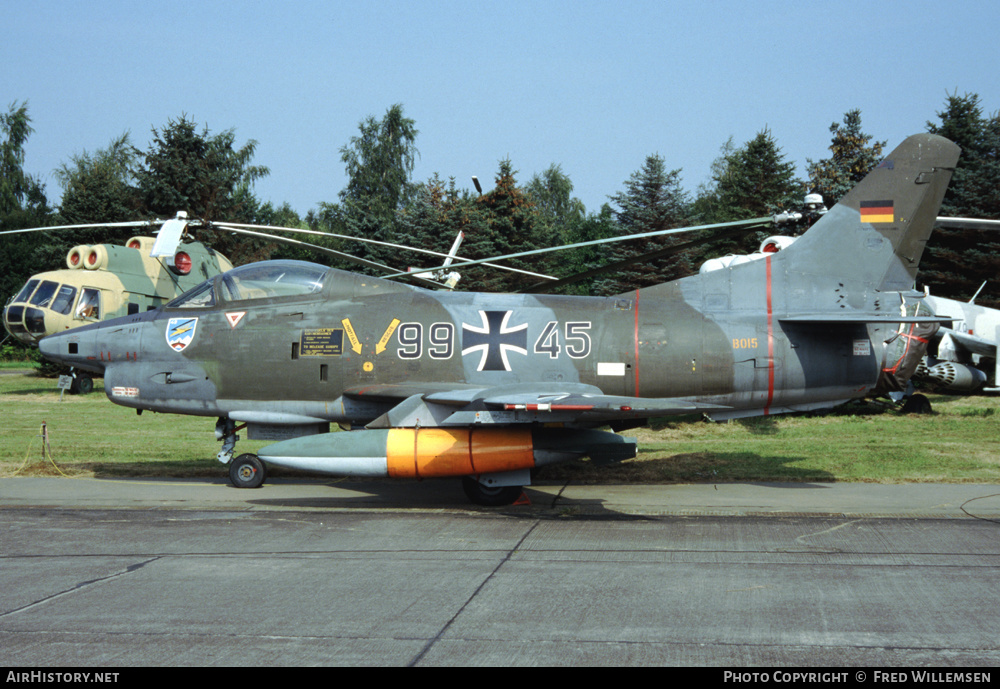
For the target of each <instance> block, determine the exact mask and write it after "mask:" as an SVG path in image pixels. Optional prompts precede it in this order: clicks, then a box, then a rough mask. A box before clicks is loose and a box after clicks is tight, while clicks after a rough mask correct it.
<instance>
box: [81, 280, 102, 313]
mask: <svg viewBox="0 0 1000 689" xmlns="http://www.w3.org/2000/svg"><path fill="white" fill-rule="evenodd" d="M76 317H77V318H100V317H101V292H100V290H96V289H94V288H93V287H84V288H83V291H82V292H81V294H80V301H79V302H77V304H76Z"/></svg>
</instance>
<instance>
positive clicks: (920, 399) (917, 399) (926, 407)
mask: <svg viewBox="0 0 1000 689" xmlns="http://www.w3.org/2000/svg"><path fill="white" fill-rule="evenodd" d="M902 411H903V413H904V414H930V413H931V401H930V400H929V399H927V397H926V396H925V395H921V394H919V393H918V394H916V395H910V398H909V399H908V400H906V404H904V405H903V409H902Z"/></svg>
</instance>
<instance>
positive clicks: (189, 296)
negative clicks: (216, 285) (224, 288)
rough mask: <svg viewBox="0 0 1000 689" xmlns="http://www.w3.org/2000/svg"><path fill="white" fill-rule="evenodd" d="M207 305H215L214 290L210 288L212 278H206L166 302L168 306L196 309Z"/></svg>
mask: <svg viewBox="0 0 1000 689" xmlns="http://www.w3.org/2000/svg"><path fill="white" fill-rule="evenodd" d="M208 306H215V290H214V289H212V280H206V281H205V282H203V283H201V284H200V285H198V286H197V287H195V288H194V289H193V290H191V291H189V292H185V293H184V294H182V295H181V296H179V297H177V298H176V299H174V300H173V301H172V302H170V303H168V304H167V307H168V308H175V309H177V308H182V309H197V308H206V307H208Z"/></svg>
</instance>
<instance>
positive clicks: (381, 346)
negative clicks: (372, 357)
mask: <svg viewBox="0 0 1000 689" xmlns="http://www.w3.org/2000/svg"><path fill="white" fill-rule="evenodd" d="M397 327H399V319H398V318H393V319H392V323H390V324H389V327H388V328H386V329H385V332H384V333H383V334H382V339H381V340H379V341H378V344H377V345H375V353H376V354H381V353H382V352H384V351H385V349H386V345H388V344H389V338H391V337H392V334H393V333H394V332H396V328H397Z"/></svg>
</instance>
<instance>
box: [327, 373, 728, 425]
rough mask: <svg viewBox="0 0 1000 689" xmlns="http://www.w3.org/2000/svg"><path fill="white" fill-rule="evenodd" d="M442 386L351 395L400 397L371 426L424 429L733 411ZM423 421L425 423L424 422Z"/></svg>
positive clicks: (588, 391) (554, 389)
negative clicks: (421, 426)
mask: <svg viewBox="0 0 1000 689" xmlns="http://www.w3.org/2000/svg"><path fill="white" fill-rule="evenodd" d="M444 387H445V386H444V384H442V383H430V384H422V383H404V384H400V385H378V386H370V387H366V388H356V389H353V390H348V391H345V393H344V394H345V396H349V397H355V398H358V399H378V400H381V401H385V400H387V399H391V398H395V399H399V400H400V401H399V403H398V404H397V405H396V406H395V407H393V408H392V409H391V410H390V411H389V412H387V413H386V414H384V415H382V416H381V417H379V418H378V419H376V420H375V421H373V422H371V423H370V424H368V428H390V427H407V426H411V425H414V424H416V423H417V421H418V420H420V424H421V425H439V426H471V425H483V424H521V423H569V424H580V425H598V424H601V423H609V422H613V421H624V420H633V419H645V418H650V417H654V416H671V415H677V414H698V413H703V412H713V411H715V412H718V411H722V410H725V409H728V407H725V406H722V405H717V404H709V403H705V402H699V401H697V400H692V399H689V398H647V397H629V396H622V395H606V394H604V393H603V392H602V391H601V389H600V388H598V387H596V386H593V385H586V384H582V383H555V384H551V385H544V384H536V383H532V384H523V385H505V386H496V387H486V388H484V387H481V386H479V387H474V386H467V385H452V386H451V387H449V388H448V389H442V388H444ZM421 419H422V420H421Z"/></svg>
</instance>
